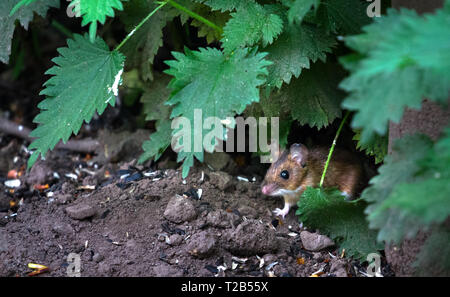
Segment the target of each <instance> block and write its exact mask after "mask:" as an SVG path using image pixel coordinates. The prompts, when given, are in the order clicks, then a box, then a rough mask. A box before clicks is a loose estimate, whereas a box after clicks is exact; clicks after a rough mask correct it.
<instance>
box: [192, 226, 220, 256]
mask: <svg viewBox="0 0 450 297" xmlns="http://www.w3.org/2000/svg"><path fill="white" fill-rule="evenodd" d="M215 247H216V239H215V237H214V236H213V235H211V234H210V233H208V232H206V231H201V232H199V233H196V234H194V235H192V236H191V238H190V239H189V244H188V246H187V250H188V251H189V254H190V255H191V256H194V257H198V258H205V257H207V256H209V255H211V254H212V252H213V251H214V249H215Z"/></svg>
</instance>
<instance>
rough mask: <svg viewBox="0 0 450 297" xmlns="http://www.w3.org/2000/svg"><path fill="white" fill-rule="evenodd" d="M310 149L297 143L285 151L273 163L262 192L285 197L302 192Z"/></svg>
mask: <svg viewBox="0 0 450 297" xmlns="http://www.w3.org/2000/svg"><path fill="white" fill-rule="evenodd" d="M307 160H308V149H307V148H306V146H304V145H302V144H298V143H295V144H293V145H291V147H290V149H288V150H285V151H284V152H283V153H282V154H281V155H280V156H279V158H278V160H277V161H276V162H274V163H272V166H270V168H269V170H268V171H267V173H266V177H265V178H264V182H263V184H262V188H261V191H262V192H263V194H265V195H269V196H284V195H289V194H295V193H296V192H297V191H299V190H300V188H299V187H300V186H301V183H302V181H303V179H304V177H305V176H306V172H307V167H308V164H307Z"/></svg>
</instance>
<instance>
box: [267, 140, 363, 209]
mask: <svg viewBox="0 0 450 297" xmlns="http://www.w3.org/2000/svg"><path fill="white" fill-rule="evenodd" d="M299 147H301V148H302V150H303V152H304V154H303V155H306V157H305V158H304V160H303V161H304V165H305V166H304V167H302V166H301V165H300V164H299V163H298V162H296V161H298V159H297V160H295V159H294V158H293V156H292V151H293V150H294V149H297V150H298V148H299ZM328 152H329V148H322V147H317V148H312V149H309V150H308V149H307V148H306V147H305V146H302V145H293V146H291V149H290V150H285V151H284V152H283V153H282V154H281V156H280V157H279V158H278V160H277V161H276V162H274V163H273V164H272V166H271V167H270V168H269V170H268V171H267V173H266V176H265V178H264V182H263V186H264V185H269V184H272V185H274V184H275V185H276V186H277V189H283V190H291V191H294V190H296V189H298V188H299V187H300V186H302V188H301V191H299V192H298V193H296V194H295V195H284V198H285V202H287V203H290V204H293V203H295V202H296V201H297V200H298V198H299V197H300V196H301V193H302V192H303V190H305V189H306V187H308V186H312V187H317V186H318V185H319V182H320V178H321V176H322V172H323V168H324V166H325V163H326V160H327V157H328ZM283 170H288V172H289V179H288V180H285V179H283V178H281V176H280V173H281V172H282V171H283ZM363 175H364V174H363V169H362V166H361V162H360V160H359V158H358V157H357V156H355V155H353V154H351V153H350V152H347V151H344V150H340V149H335V151H334V153H333V155H332V158H331V160H330V163H329V165H328V170H327V173H326V176H325V180H324V185H323V186H324V187H337V188H338V189H339V190H340V191H341V192H345V193H347V194H348V195H349V196H350V197H354V196H355V195H356V194H358V193H359V191H360V190H361V187H362V186H363V182H362V181H363Z"/></svg>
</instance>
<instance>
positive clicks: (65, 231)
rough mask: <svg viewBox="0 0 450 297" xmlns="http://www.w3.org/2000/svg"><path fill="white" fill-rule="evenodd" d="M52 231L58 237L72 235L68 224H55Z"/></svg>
mask: <svg viewBox="0 0 450 297" xmlns="http://www.w3.org/2000/svg"><path fill="white" fill-rule="evenodd" d="M52 230H53V232H55V233H56V234H58V235H60V236H64V235H69V234H73V233H74V230H73V228H72V226H70V225H69V224H66V223H61V224H55V225H54V226H53V228H52Z"/></svg>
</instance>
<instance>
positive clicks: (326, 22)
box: [312, 0, 372, 35]
mask: <svg viewBox="0 0 450 297" xmlns="http://www.w3.org/2000/svg"><path fill="white" fill-rule="evenodd" d="M369 4H370V3H368V2H366V1H360V0H322V1H321V4H320V7H319V8H318V9H317V11H316V13H315V16H313V17H312V18H313V19H314V22H315V23H317V24H318V25H321V26H323V27H324V29H325V30H326V31H328V32H333V33H339V34H342V35H353V34H358V33H360V32H361V28H362V27H363V26H365V25H367V24H370V23H371V22H372V18H370V17H369V16H368V15H367V6H368V5H369Z"/></svg>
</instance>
